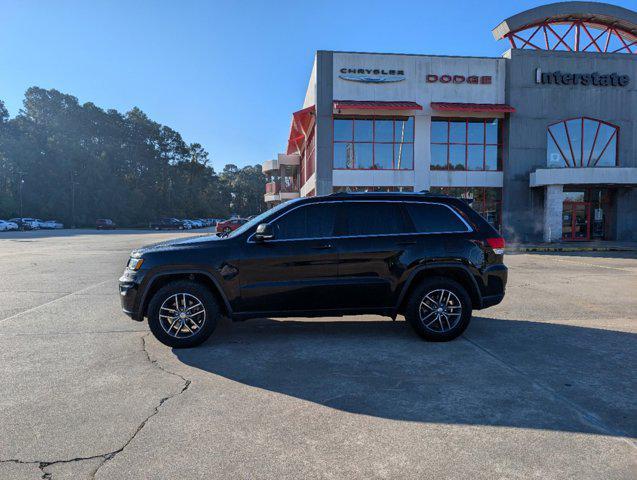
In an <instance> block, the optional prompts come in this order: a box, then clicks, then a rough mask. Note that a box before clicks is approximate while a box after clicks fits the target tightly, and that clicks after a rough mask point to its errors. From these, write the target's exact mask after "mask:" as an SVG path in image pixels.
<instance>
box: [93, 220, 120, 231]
mask: <svg viewBox="0 0 637 480" xmlns="http://www.w3.org/2000/svg"><path fill="white" fill-rule="evenodd" d="M95 228H97V229H98V230H115V229H116V228H117V225H115V222H113V220H111V219H110V218H98V219H97V220H95Z"/></svg>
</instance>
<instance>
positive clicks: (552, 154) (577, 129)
mask: <svg viewBox="0 0 637 480" xmlns="http://www.w3.org/2000/svg"><path fill="white" fill-rule="evenodd" d="M618 134H619V127H617V126H615V125H612V124H610V123H607V122H603V121H601V120H595V119H593V118H586V117H582V118H573V119H570V120H564V121H561V122H557V123H554V124H552V125H549V127H548V130H547V133H546V164H547V166H548V167H554V168H564V167H614V166H616V165H617V136H618Z"/></svg>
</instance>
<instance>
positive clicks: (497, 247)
mask: <svg viewBox="0 0 637 480" xmlns="http://www.w3.org/2000/svg"><path fill="white" fill-rule="evenodd" d="M487 244H488V245H489V246H490V247H491V248H492V249H493V251H494V252H495V254H496V255H503V254H504V238H502V237H493V238H487Z"/></svg>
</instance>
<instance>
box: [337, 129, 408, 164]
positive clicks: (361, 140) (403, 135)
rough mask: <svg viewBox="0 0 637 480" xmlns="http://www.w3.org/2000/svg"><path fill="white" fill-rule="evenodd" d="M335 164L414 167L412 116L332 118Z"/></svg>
mask: <svg viewBox="0 0 637 480" xmlns="http://www.w3.org/2000/svg"><path fill="white" fill-rule="evenodd" d="M334 168H335V169H353V170H372V169H374V170H413V168H414V117H398V118H340V117H339V118H335V119H334Z"/></svg>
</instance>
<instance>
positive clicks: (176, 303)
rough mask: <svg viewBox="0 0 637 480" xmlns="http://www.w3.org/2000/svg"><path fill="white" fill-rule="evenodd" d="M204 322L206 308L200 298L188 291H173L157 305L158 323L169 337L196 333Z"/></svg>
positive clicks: (189, 335) (184, 336) (187, 335)
mask: <svg viewBox="0 0 637 480" xmlns="http://www.w3.org/2000/svg"><path fill="white" fill-rule="evenodd" d="M205 322H206V309H205V308H204V306H203V303H202V302H201V300H199V299H198V298H197V297H195V296H194V295H191V294H189V293H175V294H174V295H171V296H169V297H168V298H167V299H166V300H164V303H162V304H161V307H159V324H160V325H161V328H162V329H163V330H164V332H166V333H167V334H168V335H170V336H171V337H175V338H188V337H192V336H194V335H197V334H198V333H199V331H200V330H201V328H202V327H203V325H204V323H205Z"/></svg>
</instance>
